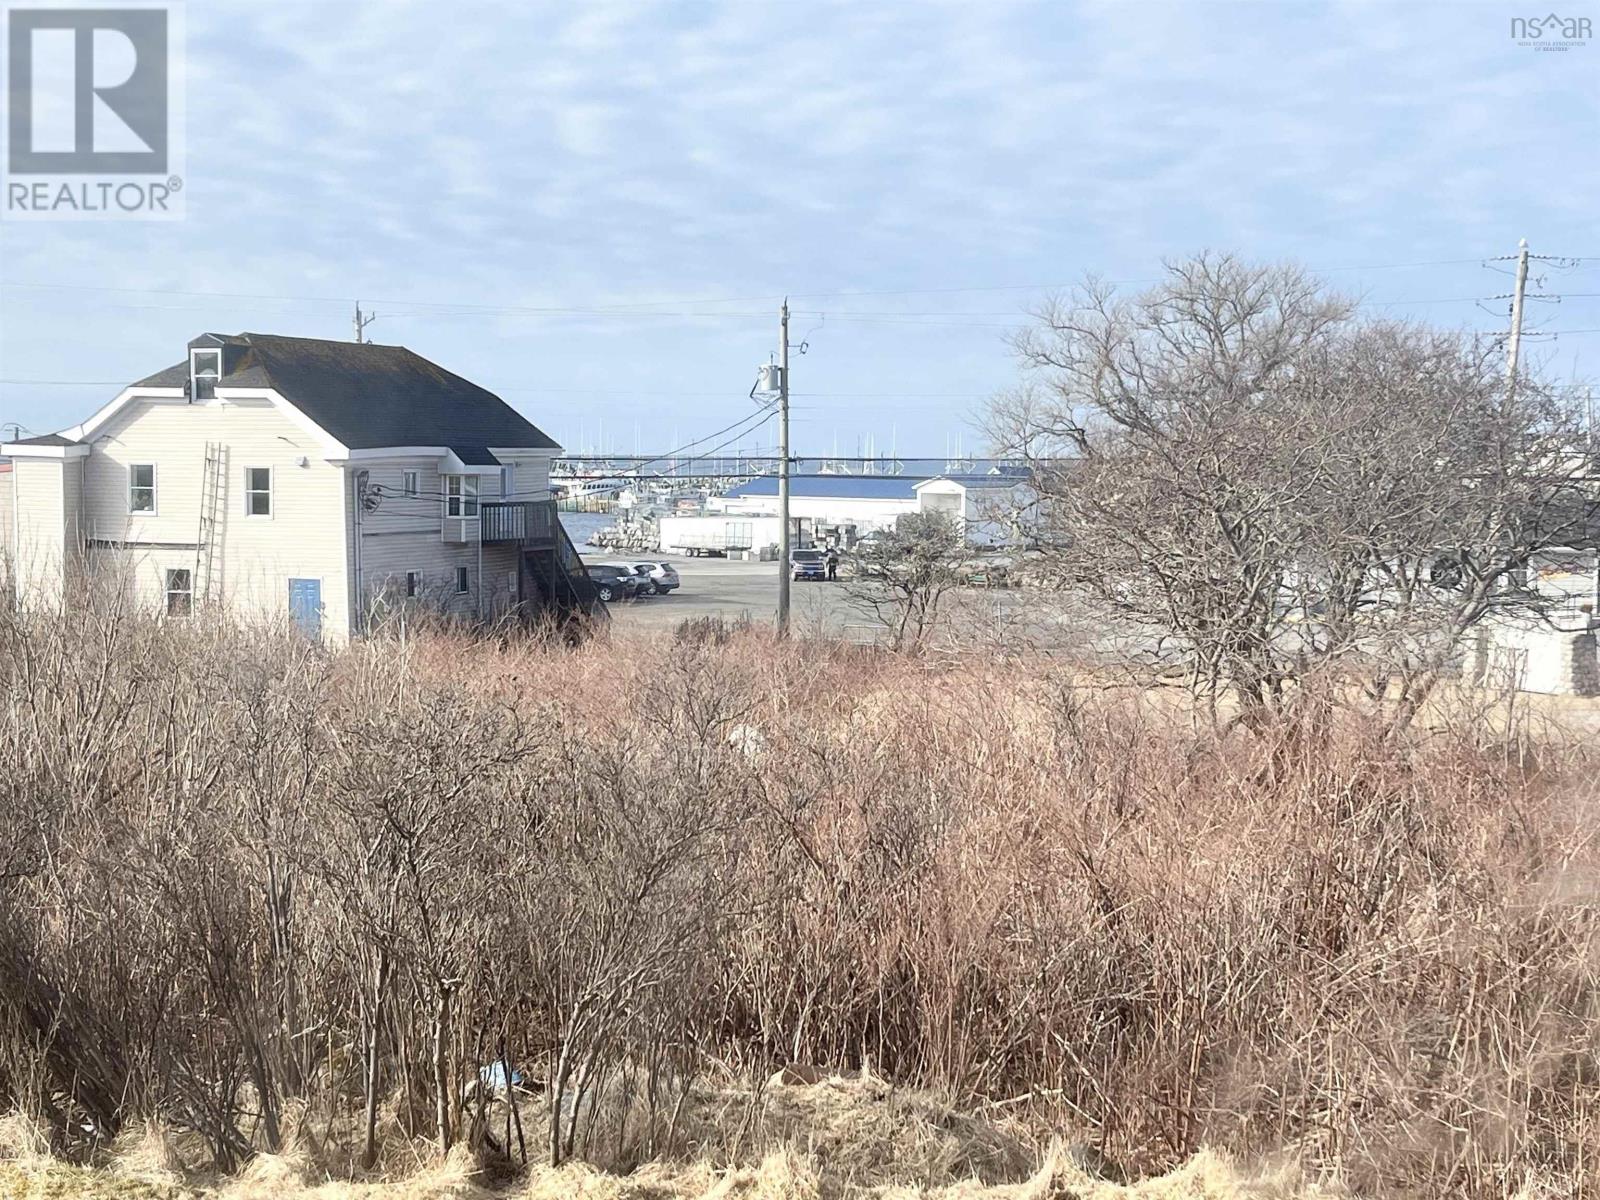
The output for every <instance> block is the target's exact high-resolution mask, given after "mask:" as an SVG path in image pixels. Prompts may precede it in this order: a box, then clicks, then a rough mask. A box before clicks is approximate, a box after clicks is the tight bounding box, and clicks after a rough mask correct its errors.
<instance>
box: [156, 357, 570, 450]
mask: <svg viewBox="0 0 1600 1200" xmlns="http://www.w3.org/2000/svg"><path fill="white" fill-rule="evenodd" d="M209 336H213V337H216V338H217V340H218V341H220V342H222V343H223V344H224V346H226V347H227V348H228V351H227V353H226V356H225V363H226V368H227V369H226V373H225V374H224V375H223V376H222V378H221V379H220V380H218V384H219V386H221V387H254V388H273V389H274V390H276V391H277V392H278V393H279V394H281V395H282V396H283V397H284V398H285V399H287V400H288V401H289V402H290V403H291V404H293V405H294V406H295V407H296V408H298V409H299V410H300V411H301V412H303V413H305V414H306V416H308V417H310V418H311V419H312V420H313V421H315V422H316V423H317V424H318V425H320V426H321V427H322V428H323V429H325V430H327V431H328V433H329V434H331V435H332V436H333V437H335V438H337V439H338V440H339V441H341V442H343V443H344V444H345V445H346V446H348V447H350V449H352V450H366V449H374V448H377V447H380V446H449V447H451V448H452V449H455V448H457V447H459V448H461V449H465V450H466V451H468V453H471V454H475V455H478V456H479V459H478V461H480V462H481V461H483V459H482V455H483V454H484V451H483V450H482V449H481V448H482V447H486V446H504V447H517V448H522V447H534V448H538V449H552V450H553V449H557V448H558V447H557V445H556V443H555V442H554V441H553V440H552V439H551V438H550V436H549V435H548V434H546V433H545V432H544V431H543V430H541V429H539V428H538V426H536V425H534V424H533V423H532V422H530V421H529V420H527V419H526V418H525V417H523V416H521V415H520V414H519V413H518V412H517V411H516V410H515V409H513V408H512V407H511V406H510V405H509V404H507V403H506V402H505V401H504V400H502V399H500V397H499V396H496V395H495V394H494V393H493V392H490V391H486V390H485V389H484V388H481V387H479V386H478V385H477V384H475V383H472V382H470V381H468V380H465V379H463V378H461V376H459V375H455V374H452V373H451V372H449V371H446V370H445V369H444V368H443V367H441V366H439V365H438V364H436V363H431V362H429V361H428V360H427V359H425V358H423V357H422V356H421V355H420V354H413V353H412V352H411V351H410V350H407V349H406V348H405V347H404V346H379V345H374V344H373V343H371V342H329V341H323V340H321V339H319V338H297V337H278V336H276V335H274V334H266V333H241V334H237V335H225V334H214V335H209ZM188 377H189V366H188V363H187V362H182V363H178V364H177V365H175V366H171V367H168V368H166V369H165V370H163V371H157V372H156V373H155V374H154V375H151V376H148V377H147V378H144V379H141V380H140V381H139V382H138V383H136V384H134V385H133V386H134V387H182V386H183V385H184V384H185V383H186V382H187V381H188ZM475 448H476V449H475ZM467 461H471V460H467Z"/></svg>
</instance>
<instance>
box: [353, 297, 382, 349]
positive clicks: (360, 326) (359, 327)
mask: <svg viewBox="0 0 1600 1200" xmlns="http://www.w3.org/2000/svg"><path fill="white" fill-rule="evenodd" d="M377 319H378V314H377V313H369V314H368V315H366V316H362V315H361V301H359V300H357V301H356V320H355V326H356V341H357V342H364V341H366V340H367V326H368V325H371V324H372V323H373V322H374V321H376V320H377Z"/></svg>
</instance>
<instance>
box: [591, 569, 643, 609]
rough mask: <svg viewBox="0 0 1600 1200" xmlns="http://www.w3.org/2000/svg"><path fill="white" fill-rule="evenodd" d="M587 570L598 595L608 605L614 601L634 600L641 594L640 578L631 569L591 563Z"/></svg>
mask: <svg viewBox="0 0 1600 1200" xmlns="http://www.w3.org/2000/svg"><path fill="white" fill-rule="evenodd" d="M587 569H588V572H589V578H590V579H591V580H592V581H593V582H594V586H595V590H596V592H597V594H598V595H599V597H600V599H602V600H604V601H605V602H606V603H607V604H609V603H611V602H612V601H613V600H632V599H633V598H634V597H635V596H637V595H638V594H639V580H638V577H637V576H635V575H634V574H633V572H632V571H631V570H630V569H626V568H623V567H619V566H617V565H616V564H615V563H590V564H589V565H588V568H587Z"/></svg>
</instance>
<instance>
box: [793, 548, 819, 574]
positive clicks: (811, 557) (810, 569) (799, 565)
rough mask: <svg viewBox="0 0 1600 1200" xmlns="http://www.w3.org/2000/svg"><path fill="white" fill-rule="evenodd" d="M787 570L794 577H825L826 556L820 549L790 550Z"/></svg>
mask: <svg viewBox="0 0 1600 1200" xmlns="http://www.w3.org/2000/svg"><path fill="white" fill-rule="evenodd" d="M789 571H790V574H791V576H792V577H793V578H795V579H826V578H827V577H828V556H827V554H826V553H825V552H824V551H822V550H791V551H790V552H789Z"/></svg>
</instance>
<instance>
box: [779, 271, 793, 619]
mask: <svg viewBox="0 0 1600 1200" xmlns="http://www.w3.org/2000/svg"><path fill="white" fill-rule="evenodd" d="M789 574H790V567H789V298H788V297H787V296H785V297H784V300H783V309H782V311H781V312H780V313H779V316H778V636H779V637H788V636H789Z"/></svg>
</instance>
